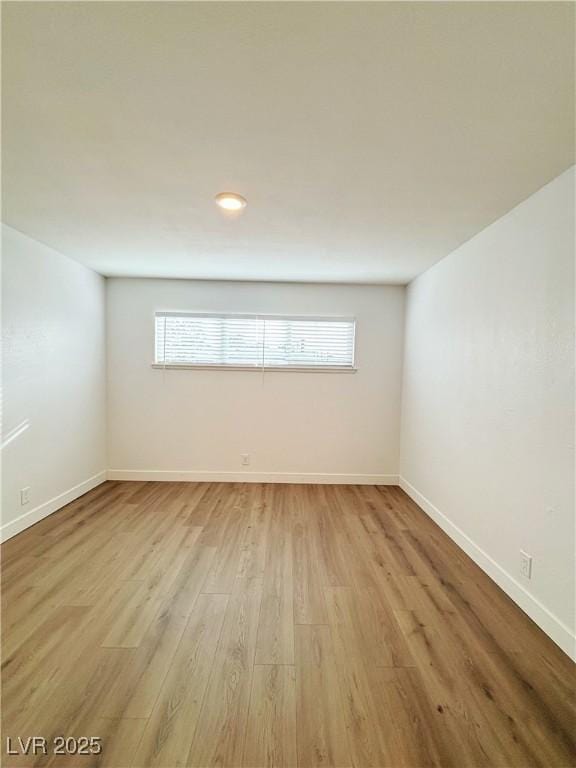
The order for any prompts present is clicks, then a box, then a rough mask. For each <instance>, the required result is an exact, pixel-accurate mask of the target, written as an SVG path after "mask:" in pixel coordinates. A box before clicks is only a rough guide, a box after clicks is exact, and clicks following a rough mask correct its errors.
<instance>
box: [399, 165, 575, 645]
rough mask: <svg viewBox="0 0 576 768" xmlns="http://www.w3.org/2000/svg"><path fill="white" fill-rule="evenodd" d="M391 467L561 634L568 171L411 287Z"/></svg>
mask: <svg viewBox="0 0 576 768" xmlns="http://www.w3.org/2000/svg"><path fill="white" fill-rule="evenodd" d="M401 475H402V477H403V478H404V479H405V480H406V481H407V482H408V483H409V484H410V485H411V486H412V487H413V488H414V489H416V490H417V491H418V492H419V493H420V494H422V496H423V497H425V499H427V500H428V501H429V502H430V503H431V504H432V505H433V506H434V507H435V508H436V509H437V510H439V511H440V513H441V514H442V515H444V516H445V517H446V518H448V520H449V521H450V522H451V523H452V524H453V525H454V526H456V527H457V528H458V529H460V531H461V532H463V533H464V534H465V535H466V536H467V537H469V538H470V539H471V540H472V541H473V542H474V543H475V545H476V546H477V547H478V548H480V549H481V550H482V551H483V553H484V554H485V555H486V556H487V557H488V558H491V559H492V560H493V561H495V563H496V564H497V565H498V566H499V567H500V568H501V569H503V570H504V571H505V572H506V573H507V574H509V576H510V577H511V578H512V579H513V580H517V581H518V583H519V584H520V586H521V587H523V588H524V590H526V591H527V592H528V593H529V594H530V595H531V596H532V598H533V599H534V600H536V601H538V602H539V603H540V604H541V606H543V608H544V611H548V612H550V613H551V614H552V615H553V617H554V619H553V620H557V621H558V622H560V623H561V624H563V625H564V626H565V627H566V628H567V629H568V630H570V631H573V626H574V169H571V170H569V171H567V172H566V173H564V174H562V175H561V176H559V177H558V178H557V179H555V180H554V181H553V182H551V183H550V184H548V185H547V186H546V187H544V188H542V189H541V190H540V191H538V192H537V193H536V194H534V195H532V196H531V197H530V198H528V200H526V201H525V202H523V203H522V204H521V205H519V206H518V207H517V208H515V209H514V210H512V211H511V212H510V213H508V214H507V215H506V216H504V217H503V218H502V219H500V220H499V221H497V222H495V223H494V224H493V225H491V226H490V227H488V228H487V229H486V230H484V231H483V232H481V233H480V234H478V235H477V236H476V237H474V238H473V239H472V240H470V241H469V242H467V243H465V244H464V245H463V246H462V247H461V248H459V249H458V250H457V251H455V252H454V253H453V254H451V255H450V256H448V257H447V258H446V259H444V260H443V261H442V262H440V263H439V264H438V265H436V266H434V267H433V268H432V269H430V270H429V271H428V272H426V273H424V274H423V275H421V276H420V277H419V278H418V279H417V280H416V281H415V282H413V283H412V284H411V285H410V288H409V291H408V302H407V322H406V347H405V365H404V390H403V416H402V458H401ZM521 549H522V550H525V551H526V552H528V553H530V554H531V555H532V556H533V558H534V560H533V576H532V579H531V580H526V579H524V578H523V577H522V575H521V573H520V550H521ZM509 586H510V588H511V589H515V587H514V585H513V584H510V585H509Z"/></svg>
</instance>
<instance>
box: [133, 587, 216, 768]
mask: <svg viewBox="0 0 576 768" xmlns="http://www.w3.org/2000/svg"><path fill="white" fill-rule="evenodd" d="M227 605H228V596H227V595H200V596H199V598H198V601H197V603H196V606H195V608H194V610H193V611H192V613H191V615H190V619H189V621H188V624H187V626H186V629H185V631H184V634H183V636H182V640H181V642H180V644H179V646H178V649H177V651H176V652H175V654H174V658H173V660H172V663H171V664H170V667H169V670H168V673H167V675H166V678H165V680H164V683H163V686H162V689H161V691H160V693H159V695H158V698H157V700H156V703H155V705H154V709H153V711H152V713H151V715H150V718H149V719H148V721H147V725H146V729H145V731H144V734H143V737H142V741H141V743H140V746H139V749H138V753H137V755H136V759H135V761H134V765H135V766H149V767H150V768H153V766H174V768H176V766H185V765H186V764H187V758H188V752H189V750H190V747H191V744H192V740H193V738H194V734H195V731H196V724H197V722H198V717H199V715H200V709H201V706H202V701H203V697H204V692H205V690H206V686H207V684H208V679H209V676H210V671H211V669H212V663H213V660H214V655H215V653H216V647H217V642H218V638H219V636H220V632H221V629H222V623H223V620H224V613H225V610H226V607H227Z"/></svg>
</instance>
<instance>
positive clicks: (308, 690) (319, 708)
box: [296, 624, 352, 768]
mask: <svg viewBox="0 0 576 768" xmlns="http://www.w3.org/2000/svg"><path fill="white" fill-rule="evenodd" d="M296 687H297V719H298V765H299V766H300V767H301V768H316V767H317V766H330V767H333V768H348V767H349V766H351V765H352V759H351V756H350V750H349V746H348V739H347V736H346V720H345V717H344V708H343V705H342V698H341V696H342V693H341V690H340V681H339V676H338V671H337V667H336V659H335V655H334V649H333V646H332V637H331V634H330V627H328V626H324V625H305V624H301V625H299V626H297V627H296Z"/></svg>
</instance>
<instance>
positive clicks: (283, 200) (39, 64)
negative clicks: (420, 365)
mask: <svg viewBox="0 0 576 768" xmlns="http://www.w3.org/2000/svg"><path fill="white" fill-rule="evenodd" d="M573 20H574V5H573V4H572V3H554V2H548V3H538V2H528V3H499V2H492V3H489V2H486V3H484V2H479V3H473V2H471V3H427V2H423V3H362V2H360V3H355V2H352V3H322V2H320V3H314V2H302V3H297V2H287V3H283V2H271V3H250V2H243V3H226V2H224V3H217V2H212V3H202V2H200V3H194V2H189V3H186V2H185V3H164V2H158V3H156V2H144V3H139V2H127V3H122V2H110V3H85V2H61V3H58V2H56V3H42V2H40V3H21V2H14V3H3V20H2V22H3V72H2V76H3V131H4V136H3V144H4V146H3V182H4V184H3V198H4V199H3V203H4V221H6V222H7V223H8V224H10V225H11V226H13V227H15V228H16V229H19V230H21V231H22V232H24V233H26V234H28V235H30V236H32V237H34V238H37V239H38V240H40V241H43V242H45V243H47V244H48V245H51V246H53V247H54V248H56V249H58V250H60V251H61V252H62V253H65V254H67V255H69V256H72V257H74V258H75V259H78V260H79V261H81V262H83V263H84V264H87V265H88V266H91V267H93V268H94V269H96V270H98V271H99V272H102V273H103V274H105V275H140V276H161V277H195V278H223V279H256V280H313V281H316V280H321V281H346V282H400V283H403V282H407V281H409V280H410V279H411V278H413V277H414V276H415V275H417V274H418V273H420V272H421V271H423V270H425V269H426V268H427V267H429V266H431V265H432V264H433V263H434V262H436V261H438V260H439V259H441V258H442V257H443V256H445V255H446V254H447V253H449V252H450V251H451V250H453V249H454V248H455V247H457V246H458V245H459V244H460V243H462V242H463V241H465V240H467V239H468V238H470V237H471V236H472V235H474V234H475V233H476V232H478V231H479V230H480V229H482V228H483V227H485V226H486V225H487V224H489V223H490V222H492V221H493V220H494V219H496V218H498V217H499V216H501V215H502V214H504V213H505V212H506V211H508V210H509V209H510V208H512V207H513V206H514V205H516V204H517V203H519V202H520V201H521V200H523V199H524V198H525V197H527V196H528V195H529V194H531V193H532V192H534V191H535V190H536V189H538V188H539V187H540V186H542V185H543V184H545V183H546V182H547V181H549V180H550V179H552V178H553V177H555V176H556V175H558V174H559V173H560V172H562V171H563V170H564V169H566V168H567V167H568V166H570V165H571V164H572V163H573V162H574V158H573V135H574V134H573V129H574V126H573V115H574V113H573V99H574V91H573V88H574V82H573V45H574V24H573ZM223 190H232V191H236V192H239V193H241V194H242V195H244V196H245V197H246V198H247V199H248V207H247V209H246V210H245V212H244V213H243V214H242V215H241V216H240V217H237V218H231V217H226V216H225V215H224V214H223V213H222V212H221V211H219V210H218V209H217V208H216V207H215V205H214V203H213V197H214V195H215V194H216V193H217V192H220V191H223Z"/></svg>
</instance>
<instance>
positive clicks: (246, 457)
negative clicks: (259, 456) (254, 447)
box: [240, 453, 250, 467]
mask: <svg viewBox="0 0 576 768" xmlns="http://www.w3.org/2000/svg"><path fill="white" fill-rule="evenodd" d="M240 463H241V464H242V466H243V467H248V466H249V465H250V454H249V453H241V454H240Z"/></svg>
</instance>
